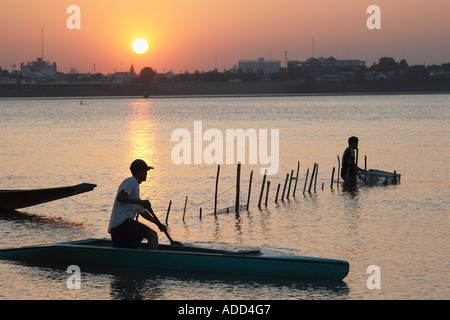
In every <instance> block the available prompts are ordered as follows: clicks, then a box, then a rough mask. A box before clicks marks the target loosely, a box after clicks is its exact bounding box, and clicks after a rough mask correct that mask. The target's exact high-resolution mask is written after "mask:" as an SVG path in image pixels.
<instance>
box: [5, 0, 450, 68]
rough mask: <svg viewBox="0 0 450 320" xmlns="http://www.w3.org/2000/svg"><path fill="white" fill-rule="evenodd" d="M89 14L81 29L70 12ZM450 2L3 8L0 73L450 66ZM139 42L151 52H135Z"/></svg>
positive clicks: (219, 0) (197, 0) (326, 0)
mask: <svg viewBox="0 0 450 320" xmlns="http://www.w3.org/2000/svg"><path fill="white" fill-rule="evenodd" d="M72 4H76V5H78V6H79V7H80V8H81V30H69V29H68V28H67V27H66V20H67V18H68V17H69V14H67V13H66V9H67V7H68V6H69V5H72ZM373 4H375V5H378V6H380V8H381V28H382V29H381V30H368V29H367V27H366V20H367V18H368V17H369V14H367V13H366V9H367V7H368V6H369V5H373ZM449 13H450V1H449V0H431V1H425V0H257V1H256V0H150V1H149V0H127V1H123V0H120V1H115V0H81V1H80V0H70V1H66V0H58V1H55V0H1V1H0V67H1V68H3V69H8V70H12V69H13V65H14V64H15V65H16V68H17V69H18V68H20V63H21V62H28V61H32V60H35V59H36V58H37V57H40V56H41V27H42V28H44V58H45V60H49V61H52V62H56V63H57V66H58V71H62V72H68V71H69V69H70V68H75V69H77V70H78V71H79V72H91V73H92V72H93V71H94V67H93V66H94V64H95V65H96V72H101V73H104V74H107V73H112V72H114V70H116V71H128V70H129V68H130V65H131V64H134V66H135V69H136V70H137V71H138V72H139V71H140V70H141V69H142V68H143V67H145V66H150V67H153V68H154V69H156V70H157V71H158V72H164V71H170V70H172V71H173V72H175V73H178V72H184V71H185V70H187V71H190V72H193V71H195V70H199V71H208V70H212V69H214V68H215V67H217V68H218V69H219V71H222V70H223V69H229V68H231V67H233V65H234V64H237V63H238V61H239V60H243V59H257V58H258V57H265V58H266V59H269V58H272V59H277V60H281V61H282V65H283V64H284V51H285V50H287V51H288V59H289V60H306V59H307V58H309V57H311V56H312V37H314V44H315V45H314V53H315V56H316V57H317V56H324V57H329V56H334V57H336V58H340V59H346V58H350V59H352V58H353V59H361V60H366V61H367V62H368V64H369V65H371V64H372V63H373V62H374V61H378V58H380V57H383V56H390V57H394V58H395V59H396V60H397V61H399V60H401V59H402V58H405V59H406V60H407V61H408V62H409V64H410V65H411V64H423V63H426V64H441V63H446V62H450V19H449V18H448V14H449ZM136 38H145V39H147V40H148V41H149V45H150V48H149V51H148V52H147V53H145V54H143V55H138V54H136V53H134V52H133V51H132V49H131V43H132V41H133V40H134V39H136Z"/></svg>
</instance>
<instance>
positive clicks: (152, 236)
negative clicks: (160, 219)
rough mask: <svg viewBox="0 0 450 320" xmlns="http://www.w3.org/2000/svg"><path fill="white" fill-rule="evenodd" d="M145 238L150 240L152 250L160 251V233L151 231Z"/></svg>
mask: <svg viewBox="0 0 450 320" xmlns="http://www.w3.org/2000/svg"><path fill="white" fill-rule="evenodd" d="M145 238H146V239H147V240H148V247H149V249H150V250H158V233H157V232H156V231H154V230H152V229H149V230H148V231H147V234H146V235H145Z"/></svg>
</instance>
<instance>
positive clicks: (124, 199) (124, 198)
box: [117, 190, 165, 231]
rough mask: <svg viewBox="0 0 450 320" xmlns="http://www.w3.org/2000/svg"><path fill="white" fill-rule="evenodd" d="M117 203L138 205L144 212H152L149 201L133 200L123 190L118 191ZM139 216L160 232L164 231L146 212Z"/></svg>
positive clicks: (163, 227)
mask: <svg viewBox="0 0 450 320" xmlns="http://www.w3.org/2000/svg"><path fill="white" fill-rule="evenodd" d="M117 201H119V202H123V203H130V204H138V205H140V206H142V207H144V208H145V209H146V210H148V211H151V212H153V209H152V205H151V203H150V201H148V200H141V199H133V198H131V197H130V196H129V195H128V193H126V192H125V191H124V190H120V192H119V194H118V195H117ZM140 215H141V216H142V217H143V218H144V219H146V220H148V221H150V222H152V223H154V224H156V225H157V226H158V228H159V229H160V230H161V231H163V229H165V226H163V225H160V224H159V223H158V221H157V220H156V219H154V218H153V217H152V216H151V215H150V213H148V212H147V211H144V213H140Z"/></svg>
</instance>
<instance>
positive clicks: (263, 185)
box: [258, 169, 267, 208]
mask: <svg viewBox="0 0 450 320" xmlns="http://www.w3.org/2000/svg"><path fill="white" fill-rule="evenodd" d="M266 176H267V169H266V170H265V171H264V177H263V182H262V185H261V192H260V194H259V201H258V208H261V201H262V197H263V193H264V187H265V186H266Z"/></svg>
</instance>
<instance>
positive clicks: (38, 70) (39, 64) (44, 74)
mask: <svg viewBox="0 0 450 320" xmlns="http://www.w3.org/2000/svg"><path fill="white" fill-rule="evenodd" d="M20 71H21V73H22V76H23V77H25V78H34V79H49V78H53V77H55V75H56V63H55V62H54V63H50V62H49V61H44V60H42V58H37V60H36V61H31V62H28V63H27V64H24V63H23V62H22V63H21V64H20Z"/></svg>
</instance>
